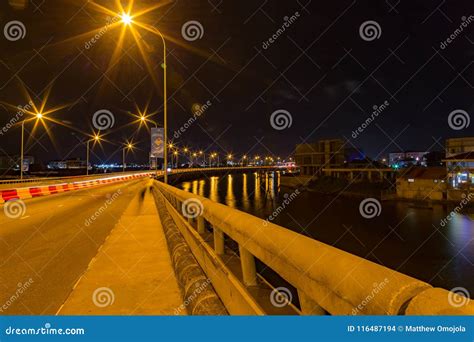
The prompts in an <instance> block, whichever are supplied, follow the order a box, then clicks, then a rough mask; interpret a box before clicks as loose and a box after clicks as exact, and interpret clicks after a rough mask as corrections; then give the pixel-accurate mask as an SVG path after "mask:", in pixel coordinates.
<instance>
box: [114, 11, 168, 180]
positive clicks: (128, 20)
mask: <svg viewBox="0 0 474 342" xmlns="http://www.w3.org/2000/svg"><path fill="white" fill-rule="evenodd" d="M119 16H120V18H121V19H122V23H123V24H124V25H125V26H129V25H132V24H133V15H132V14H130V13H121V14H119ZM137 25H139V26H140V24H138V23H137ZM142 27H143V26H142ZM147 27H148V26H147ZM148 30H151V31H153V32H154V33H156V34H158V35H159V36H160V38H161V40H162V42H163V65H162V66H163V126H164V127H163V130H164V137H163V138H164V139H163V140H164V143H163V153H164V175H165V177H164V182H165V184H167V183H168V144H167V142H168V93H167V75H166V72H167V64H166V40H165V37H164V36H163V34H162V33H161V31H160V30H158V29H157V28H156V27H154V26H149V27H148Z"/></svg>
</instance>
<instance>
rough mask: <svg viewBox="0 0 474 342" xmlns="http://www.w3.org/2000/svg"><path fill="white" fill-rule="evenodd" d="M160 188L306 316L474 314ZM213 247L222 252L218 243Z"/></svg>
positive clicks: (343, 256) (442, 294) (373, 268)
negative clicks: (276, 284) (291, 292)
mask: <svg viewBox="0 0 474 342" xmlns="http://www.w3.org/2000/svg"><path fill="white" fill-rule="evenodd" d="M157 187H158V188H159V189H160V191H161V192H162V193H164V194H165V196H166V197H167V198H168V200H169V202H170V203H182V202H183V201H186V200H189V201H191V200H192V201H199V203H201V205H202V213H201V216H202V217H203V218H204V220H206V221H207V222H209V223H210V224H211V225H212V226H213V227H214V231H215V234H216V232H217V233H219V231H221V232H223V233H224V234H226V235H228V236H229V237H231V238H232V239H233V240H234V241H236V242H237V243H238V244H239V248H240V250H241V255H242V252H244V255H247V254H246V253H245V252H248V253H249V254H248V255H249V256H250V259H249V258H248V257H246V261H245V262H244V261H243V260H242V272H243V273H246V272H248V273H249V274H250V275H251V272H252V265H251V262H252V260H253V259H252V258H253V257H256V258H258V259H259V260H261V261H262V262H263V263H264V264H266V265H268V266H269V267H271V268H272V269H273V270H274V271H276V272H277V273H278V274H279V275H280V276H281V277H283V278H284V279H285V280H286V281H288V282H289V283H290V284H291V285H293V286H294V287H295V288H296V289H297V290H298V294H299V297H300V298H304V303H305V308H302V309H303V312H305V311H306V312H324V311H326V312H328V313H330V314H335V315H350V314H367V315H398V314H413V315H416V314H427V313H430V314H439V313H446V314H474V303H473V302H472V301H470V300H466V303H465V305H463V306H462V307H456V306H453V305H451V304H450V298H451V297H452V296H453V294H452V293H451V292H449V291H446V290H443V289H433V288H432V286H431V285H429V284H427V283H425V282H422V281H420V280H417V279H415V278H412V277H409V276H407V275H404V274H402V273H399V272H396V271H394V270H391V269H389V268H386V267H384V266H381V265H378V264H376V263H373V262H371V261H368V260H366V259H363V258H360V257H358V256H355V255H352V254H350V253H347V252H344V251H342V250H339V249H337V248H334V247H332V246H329V245H326V244H323V243H321V242H318V241H316V240H313V239H310V238H308V237H305V236H303V235H300V234H297V233H295V232H293V231H290V230H288V229H286V228H283V227H280V226H277V225H275V224H272V223H270V222H267V221H264V220H262V219H260V218H257V217H255V216H252V215H249V214H247V213H244V212H241V211H239V210H235V209H232V208H229V207H227V206H225V205H222V204H219V203H215V202H212V201H210V200H209V199H206V198H203V197H200V196H197V195H194V194H191V193H188V192H185V191H182V190H179V189H177V188H174V187H172V186H169V185H166V184H163V183H158V184H157ZM178 211H180V209H179V208H178ZM215 239H216V235H215ZM216 241H217V240H216ZM214 248H222V247H219V244H217V245H216V243H215V245H214ZM241 259H242V258H241ZM249 260H250V261H249ZM245 268H246V269H247V270H245ZM253 269H255V267H253Z"/></svg>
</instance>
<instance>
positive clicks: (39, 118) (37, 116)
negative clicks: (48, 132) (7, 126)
mask: <svg viewBox="0 0 474 342" xmlns="http://www.w3.org/2000/svg"><path fill="white" fill-rule="evenodd" d="M35 116H36V120H41V119H42V118H43V114H41V113H36V115H35ZM24 147H25V120H23V121H22V122H21V152H20V179H23V159H24V157H25V156H24Z"/></svg>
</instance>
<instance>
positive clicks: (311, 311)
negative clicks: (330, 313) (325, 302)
mask: <svg viewBox="0 0 474 342" xmlns="http://www.w3.org/2000/svg"><path fill="white" fill-rule="evenodd" d="M298 297H299V299H300V306H301V313H302V314H303V315H307V316H312V315H326V310H324V309H323V308H322V307H321V306H319V304H318V303H316V302H315V301H314V300H312V299H311V298H309V297H308V296H307V295H306V293H304V292H303V291H300V290H298Z"/></svg>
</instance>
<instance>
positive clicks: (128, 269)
mask: <svg viewBox="0 0 474 342" xmlns="http://www.w3.org/2000/svg"><path fill="white" fill-rule="evenodd" d="M182 304H183V299H182V295H181V292H180V288H179V286H178V281H177V279H176V276H175V272H174V270H173V267H172V263H171V259H170V255H169V252H168V247H167V244H166V239H165V235H164V232H163V228H162V226H161V222H160V219H159V217H158V212H157V209H156V206H155V201H154V199H153V196H152V195H151V193H150V190H149V187H147V188H146V190H144V191H143V192H141V193H139V194H137V196H136V197H135V199H134V200H133V201H131V203H130V204H129V206H128V207H127V209H126V210H125V211H124V213H123V216H122V217H121V218H120V221H119V222H118V223H117V225H116V226H115V228H114V229H113V230H112V232H111V233H110V235H109V236H108V238H107V239H106V241H105V243H104V244H103V245H102V247H101V248H100V250H99V252H98V254H97V255H96V257H95V258H94V259H93V260H92V261H91V263H90V264H89V267H88V268H87V270H86V272H85V273H84V274H83V275H82V276H81V278H80V279H79V280H78V282H77V283H76V285H75V286H74V289H73V291H72V292H71V294H70V295H69V297H68V299H67V300H66V301H65V303H64V304H63V305H62V306H61V308H60V309H59V311H58V314H59V315H174V314H176V313H178V314H186V310H177V308H179V307H180V306H181V305H182Z"/></svg>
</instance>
